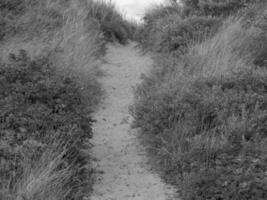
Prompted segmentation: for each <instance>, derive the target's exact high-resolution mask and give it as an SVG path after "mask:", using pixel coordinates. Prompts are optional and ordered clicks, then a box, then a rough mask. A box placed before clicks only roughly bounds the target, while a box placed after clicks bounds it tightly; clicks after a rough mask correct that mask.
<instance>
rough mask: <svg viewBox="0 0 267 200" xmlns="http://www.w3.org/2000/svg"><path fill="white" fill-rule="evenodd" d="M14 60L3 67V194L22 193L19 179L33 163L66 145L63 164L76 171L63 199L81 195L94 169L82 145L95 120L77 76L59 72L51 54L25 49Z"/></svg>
mask: <svg viewBox="0 0 267 200" xmlns="http://www.w3.org/2000/svg"><path fill="white" fill-rule="evenodd" d="M9 60H10V61H9V63H8V64H3V63H2V64H1V67H0V105H1V106H0V110H1V112H0V113H1V114H0V122H1V127H0V136H1V140H0V142H1V145H0V161H1V162H0V191H1V192H2V191H6V193H5V194H1V195H6V196H4V197H3V199H8V195H11V196H15V195H23V194H17V193H16V192H17V191H16V188H17V187H18V185H17V183H18V182H21V181H22V180H23V177H24V176H25V175H26V174H27V172H28V171H29V170H30V169H31V168H33V169H34V168H36V167H37V166H38V167H40V166H39V165H38V163H39V162H41V161H40V160H41V158H42V155H43V154H44V153H45V152H47V151H48V150H49V149H50V150H51V149H53V148H55V150H54V151H56V152H58V151H59V152H61V151H63V148H64V149H65V154H64V156H63V158H64V159H63V160H62V164H61V166H62V167H64V168H66V169H70V171H71V174H72V175H71V177H70V178H69V179H68V180H67V181H66V184H67V185H66V186H65V187H66V188H65V191H66V194H65V195H66V196H65V198H64V199H72V197H73V195H76V197H77V199H79V198H78V196H77V195H80V198H82V195H83V191H82V190H81V189H82V183H84V182H85V181H88V180H89V181H90V180H91V181H92V177H90V176H91V172H90V171H88V170H87V171H86V170H85V169H86V168H85V166H86V164H87V163H88V162H89V159H88V157H87V156H86V155H84V153H83V150H86V149H87V148H88V147H87V146H86V141H87V140H88V139H90V138H91V136H92V130H91V125H92V122H93V120H92V119H91V117H90V113H88V112H87V111H88V110H89V109H88V105H86V104H84V101H83V95H82V90H81V88H80V87H79V85H78V84H77V83H76V82H75V78H74V77H63V76H61V75H59V74H57V72H56V69H55V67H54V66H53V64H52V63H51V62H50V61H49V59H48V58H47V57H39V58H36V59H31V58H29V57H28V55H27V53H26V52H25V51H24V50H21V51H20V53H19V54H18V55H15V54H10V58H9ZM61 148H62V149H61ZM60 149H61V150H60ZM51 156H53V155H51ZM41 167H45V166H41ZM65 178H67V177H65ZM75 180H76V181H75ZM62 187H63V186H62ZM26 191H27V190H26ZM25 195H27V194H25Z"/></svg>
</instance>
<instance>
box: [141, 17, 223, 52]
mask: <svg viewBox="0 0 267 200" xmlns="http://www.w3.org/2000/svg"><path fill="white" fill-rule="evenodd" d="M220 24H221V20H220V19H217V18H211V17H197V16H193V17H189V18H185V19H182V18H181V17H180V16H179V15H178V14H170V15H166V16H165V17H163V18H160V19H158V20H157V21H155V22H153V23H152V24H151V25H149V24H148V25H146V26H147V27H145V31H147V34H146V39H145V40H146V43H145V46H146V47H147V48H149V49H151V50H153V51H155V52H161V53H169V52H178V53H179V54H185V53H186V52H187V50H188V48H189V46H191V45H192V44H194V43H196V42H200V41H202V40H203V39H205V38H207V37H210V36H212V35H213V34H214V33H215V32H216V31H217V29H218V28H219V26H220Z"/></svg>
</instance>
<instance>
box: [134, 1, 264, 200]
mask: <svg viewBox="0 0 267 200" xmlns="http://www.w3.org/2000/svg"><path fill="white" fill-rule="evenodd" d="M256 8H257V9H256ZM265 9H266V3H265V4H260V5H258V6H256V7H255V8H252V9H248V10H246V11H244V12H243V13H242V16H241V17H240V16H235V17H229V18H228V19H227V20H226V21H224V23H223V25H222V26H221V27H220V28H219V29H218V30H217V32H216V34H215V35H214V36H211V37H207V38H205V40H203V41H202V42H198V43H193V44H191V45H190V46H189V47H188V51H186V52H185V53H184V54H179V56H176V55H172V54H169V55H167V56H166V54H163V55H162V54H161V55H158V59H156V62H155V69H154V71H153V73H152V75H151V76H149V77H146V78H145V79H144V81H143V84H142V85H141V86H140V87H139V88H138V89H137V91H136V103H135V106H134V108H133V109H132V110H133V111H132V112H133V116H134V118H135V122H134V126H136V127H139V128H140V129H141V133H142V135H143V136H144V138H145V141H146V142H147V144H148V145H149V147H150V149H152V152H153V153H154V154H155V155H154V156H155V158H156V160H157V162H156V163H157V165H158V166H157V167H159V168H161V169H162V170H163V171H164V177H165V178H166V180H168V181H170V182H171V183H174V184H176V185H178V188H179V189H180V192H181V196H182V198H183V199H185V200H193V199H203V200H204V199H205V200H206V199H225V200H226V199H227V200H229V199H233V200H237V199H265V198H266V197H267V196H266V193H265V188H266V167H265V166H266V164H267V163H266V156H265V155H266V146H267V138H266V113H267V110H266V109H267V107H266V105H267V104H266V95H267V93H266V88H267V85H266V83H267V71H266V65H261V66H256V65H255V59H256V57H257V55H266V53H265V54H264V52H266V51H265V49H266V39H267V38H266V29H265V28H264V26H262V24H266V18H265V17H264V16H265V15H266V12H265V11H264V10H265ZM249 12H250V14H249V17H248V15H246V14H245V13H249ZM243 14H245V15H246V17H244V15H243ZM263 57H264V56H261V58H262V59H263ZM265 58H266V57H265ZM261 63H263V62H261ZM154 164H155V163H154Z"/></svg>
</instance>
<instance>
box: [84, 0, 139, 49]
mask: <svg viewBox="0 0 267 200" xmlns="http://www.w3.org/2000/svg"><path fill="white" fill-rule="evenodd" d="M89 4H90V5H89V7H88V16H87V18H88V20H92V19H95V20H96V21H97V23H98V24H99V27H100V29H101V31H102V32H103V33H104V35H105V38H106V40H108V41H118V42H120V43H122V44H125V43H126V42H127V40H128V39H131V38H132V37H133V36H132V34H133V32H132V29H133V28H134V24H132V23H130V22H129V21H126V20H125V19H124V17H123V16H122V14H120V13H119V12H118V11H117V10H116V8H115V5H114V4H113V3H112V2H105V1H89Z"/></svg>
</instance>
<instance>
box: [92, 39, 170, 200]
mask: <svg viewBox="0 0 267 200" xmlns="http://www.w3.org/2000/svg"><path fill="white" fill-rule="evenodd" d="M106 60H107V62H108V63H107V64H104V65H103V66H102V67H101V70H103V72H105V74H106V75H105V76H104V77H102V78H101V82H102V84H103V87H104V89H105V91H106V99H105V101H104V103H103V106H102V108H101V109H100V110H99V111H98V112H97V113H96V114H95V116H94V117H95V119H96V120H97V123H96V124H95V126H94V134H95V136H94V138H93V141H92V142H93V144H94V148H93V155H94V156H95V157H96V161H95V163H94V164H95V167H96V168H97V170H100V171H102V172H103V173H100V174H97V176H98V177H99V179H98V180H97V182H96V184H95V185H94V192H93V195H92V197H91V199H92V200H128V199H130V200H169V199H172V198H171V194H172V193H173V189H172V188H171V187H170V186H167V185H166V184H164V183H163V182H162V181H161V179H160V178H159V177H158V176H157V175H156V174H154V173H152V172H151V171H150V170H148V167H147V165H146V161H147V159H146V156H145V151H144V149H143V147H142V146H141V145H140V144H139V143H138V140H137V139H136V130H134V129H131V128H130V124H131V121H132V118H131V116H130V115H129V112H128V108H129V106H130V105H131V104H132V103H133V100H134V96H133V87H134V86H136V85H137V84H138V83H140V75H141V74H142V73H146V72H147V71H148V70H149V68H150V66H151V63H152V61H151V59H150V58H149V57H148V56H140V55H139V53H138V51H137V50H136V49H134V44H129V45H127V46H119V45H116V46H110V47H109V49H108V54H107V56H106Z"/></svg>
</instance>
